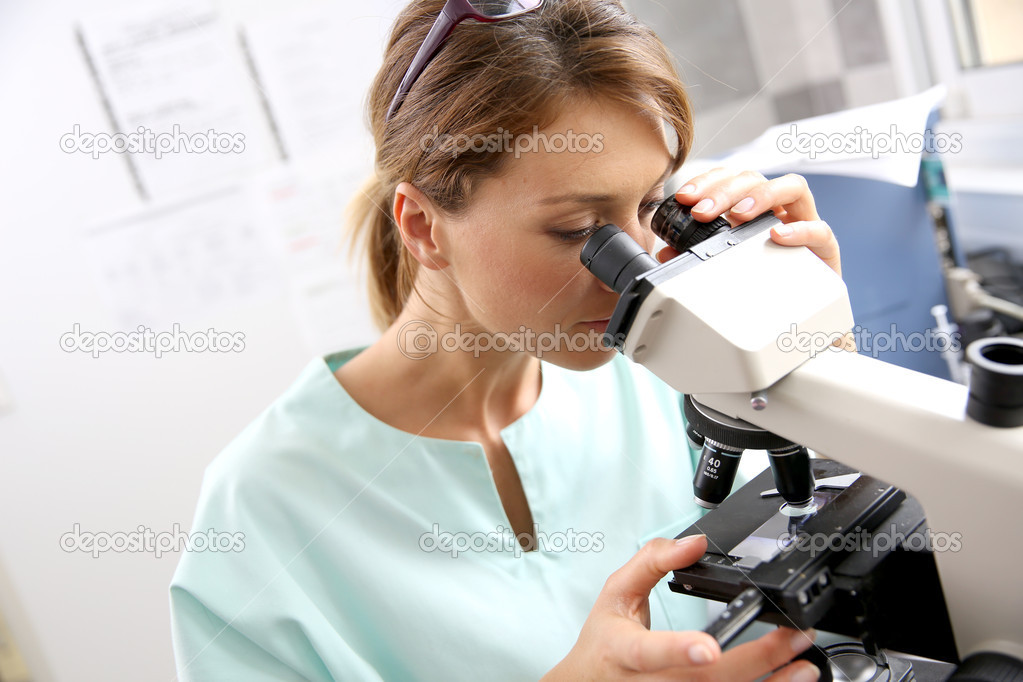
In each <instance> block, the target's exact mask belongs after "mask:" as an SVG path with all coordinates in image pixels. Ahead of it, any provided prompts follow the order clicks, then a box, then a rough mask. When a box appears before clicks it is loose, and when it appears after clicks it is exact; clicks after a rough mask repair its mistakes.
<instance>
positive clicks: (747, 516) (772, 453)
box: [581, 197, 1023, 682]
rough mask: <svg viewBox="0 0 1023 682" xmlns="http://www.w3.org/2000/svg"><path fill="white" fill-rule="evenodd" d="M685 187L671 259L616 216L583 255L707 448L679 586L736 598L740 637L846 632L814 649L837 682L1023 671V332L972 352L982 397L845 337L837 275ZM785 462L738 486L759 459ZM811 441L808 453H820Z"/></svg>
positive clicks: (672, 216)
mask: <svg viewBox="0 0 1023 682" xmlns="http://www.w3.org/2000/svg"><path fill="white" fill-rule="evenodd" d="M779 222H780V221H779V220H778V218H777V217H775V216H774V214H773V213H771V212H770V211H768V212H766V213H764V214H762V215H760V216H758V217H757V218H754V219H753V220H751V221H749V222H747V223H744V224H742V225H739V226H736V227H734V228H732V227H730V225H729V224H728V222H727V221H726V220H724V219H723V218H718V219H717V220H715V221H713V222H711V223H701V222H699V221H696V220H695V219H694V218H693V217H692V216H691V215H690V213H689V208H688V207H686V206H683V205H681V204H679V203H678V202H677V201H676V200H675V198H674V197H670V198H668V199H667V200H665V201H664V202H663V203H662V204H661V205H660V206H659V208H658V210H657V211H656V213H655V215H654V218H653V228H654V231H655V232H656V233H657V234H658V236H660V237H661V238H662V239H663V240H664V241H665V242H666V243H667V244H669V245H671V246H673V247H674V248H675V249H676V250H677V251H679V252H680V254H681V255H679V256H677V257H675V258H673V259H671V260H669V261H667V262H665V263H658V262H657V261H656V260H655V259H654V258H652V257H651V256H650V255H649V254H648V253H647V252H646V251H645V250H644V249H643V248H642V247H641V246H640V245H639V244H637V243H636V242H635V241H634V240H633V239H632V238H630V237H629V236H628V235H627V234H626V233H625V232H623V231H622V230H620V229H619V228H618V227H616V226H614V225H605V226H603V227H601V228H600V229H599V230H598V231H597V232H596V233H595V234H594V235H593V236H591V237H590V238H589V239H588V240H587V242H586V243H585V244H584V246H583V250H582V254H581V260H582V262H583V265H584V266H585V267H586V268H587V269H589V270H590V272H591V273H592V274H593V275H595V276H596V277H598V278H599V279H600V280H601V281H602V282H604V283H605V284H606V285H608V286H609V287H611V288H612V289H614V290H615V291H616V292H617V293H618V294H619V295H620V298H619V300H618V304H617V306H616V308H615V311H614V313H613V315H612V317H611V320H610V322H609V323H608V326H607V330H606V332H605V334H604V339H603V341H604V343H605V344H606V345H607V346H609V347H614V348H615V349H617V350H618V351H619V352H621V353H623V354H624V355H626V356H627V357H629V358H630V359H632V360H633V361H635V362H638V363H639V364H641V365H644V366H645V367H647V368H648V369H649V370H651V371H652V372H653V373H654V374H655V375H657V376H658V377H659V378H660V379H662V380H663V381H665V382H666V383H667V384H668V385H670V386H672V387H673V388H675V389H676V390H678V391H680V392H681V393H683V394H685V400H684V407H683V409H684V412H685V416H686V421H687V436H688V437H689V440H690V442H691V444H692V445H693V446H694V448H696V449H698V450H699V451H700V452H701V456H700V461H699V463H698V465H697V471H696V475H695V478H694V481H693V488H694V493H695V499H696V502H697V503H698V504H700V505H701V506H703V507H705V508H706V509H708V510H710V511H709V512H708V513H707V514H706V515H705V516H704V517H703V518H702V519H701V520H700V521H698V522H696V523H694V524H693V525H692V526H691V527H690V528H688V529H686V530H685V531H683V532H682V533H681V534H680V535H679V536H678V537H684V536H686V535H694V534H701V533H702V534H705V535H706V536H707V542H708V551H707V553H706V554H705V555H704V557H703V558H702V559H701V560H700V561H698V562H696V563H695V564H693V565H692V566H689V567H687V568H685V569H681V570H677V571H674V572H673V575H672V578H671V580H670V581H669V587H670V588H671V589H672V590H673V591H675V592H678V593H682V594H689V595H695V596H698V597H702V598H705V599H711V600H715V601H719V602H724V603H726V604H727V606H726V607H725V609H724V611H723V612H722V613H721V614H720V616H718V617H717V618H716V620H714V622H712V623H711V625H710V626H709V627H708V629H707V631H708V632H709V633H711V634H713V635H714V636H715V637H716V638H717V640H718V641H719V642H720V643H721V644H722V646H725V645H726V644H727V643H728V642H730V641H731V640H732V639H733V638H734V637H736V636H737V635H738V634H740V633H741V632H742V631H743V630H744V629H745V628H746V627H747V626H749V625H750V624H751V623H752V622H753V621H755V620H760V621H764V622H768V623H775V624H784V625H788V626H790V627H798V628H810V627H816V628H818V629H820V630H824V631H826V632H829V633H836V634H838V635H841V636H845V637H851V638H853V641H850V642H849V643H840V644H833V645H830V646H827V647H813V648H811V649H810V651H809V652H807V654H806V656H807V657H808V658H810V659H811V660H813V661H814V662H815V664H816V665H817V666H818V667H819V668H821V671H822V677H821V679H822V680H827V679H840V680H863V681H864V682H865V681H867V680H879V681H881V680H884V681H888V682H900V681H902V680H919V681H921V682H928V681H929V680H935V681H938V680H941V681H944V680H954V681H955V682H974V681H976V682H980V681H988V680H990V681H995V680H998V681H1000V682H1008V681H1016V680H1021V681H1023V586H1021V585H1020V584H1019V582H1018V580H1017V578H1016V576H1017V575H1020V571H1021V567H1023V525H1021V523H1020V521H1023V341H1020V340H1018V339H1012V338H996V339H984V340H981V341H977V342H975V343H974V344H972V345H971V346H970V347H969V348H968V350H967V358H968V360H969V361H970V363H971V365H972V372H971V379H970V386H969V388H967V387H965V386H961V385H959V384H955V383H952V382H949V381H945V380H942V379H937V378H934V377H931V376H928V375H924V374H921V373H917V372H913V371H911V370H907V369H904V368H901V367H897V366H894V365H891V364H888V363H884V362H882V361H879V360H876V359H873V358H870V357H867V356H864V355H860V354H857V353H855V352H851V351H849V350H845V349H842V348H840V347H838V346H839V345H840V343H841V341H842V339H843V337H844V335H845V333H846V332H848V331H849V330H850V329H851V328H852V327H853V318H852V310H851V307H850V303H849V297H848V292H847V291H846V288H845V284H844V283H843V282H842V280H841V278H840V277H839V276H838V275H837V274H836V273H835V272H833V271H832V270H831V269H830V268H829V267H828V266H826V265H825V264H824V263H823V262H822V261H821V260H820V259H819V258H817V257H816V256H815V255H814V254H812V253H811V252H810V251H809V249H807V248H805V247H797V248H792V247H784V246H780V245H777V244H775V243H774V242H773V241H772V240H771V238H770V234H769V233H770V230H771V228H772V227H773V226H774V225H776V224H778V223H779ZM748 449H756V450H766V451H767V453H768V457H769V461H770V465H771V466H770V470H769V471H765V472H763V473H762V474H760V476H758V477H756V478H755V479H753V480H752V481H751V482H750V483H748V484H747V485H746V486H744V487H743V488H742V489H740V490H738V491H736V492H735V494H731V495H730V492H731V488H732V484H733V482H734V478H735V473H736V469H737V467H738V464H739V459H740V457H741V456H742V453H743V451H745V450H748ZM811 450H812V451H813V452H814V453H817V456H816V457H814V458H811V457H810V451H811Z"/></svg>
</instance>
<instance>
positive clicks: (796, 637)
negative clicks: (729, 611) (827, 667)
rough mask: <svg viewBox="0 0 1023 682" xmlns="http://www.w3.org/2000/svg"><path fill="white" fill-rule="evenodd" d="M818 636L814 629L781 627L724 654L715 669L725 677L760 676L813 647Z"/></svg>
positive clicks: (740, 678)
mask: <svg viewBox="0 0 1023 682" xmlns="http://www.w3.org/2000/svg"><path fill="white" fill-rule="evenodd" d="M816 636H817V633H816V632H815V631H813V630H807V631H805V632H801V631H799V630H793V629H791V628H778V629H777V630H775V631H774V632H770V633H768V634H766V635H764V636H763V637H761V638H760V639H757V640H754V641H752V642H747V643H745V644H740V645H739V646H737V647H735V648H734V649H731V650H729V651H728V652H727V653H726V654H725V655H724V656H722V657H721V661H720V662H719V663H718V667H717V668H715V672H717V671H718V670H720V671H721V672H722V677H721V679H726V680H753V679H757V678H758V677H761V676H762V675H766V674H767V673H769V672H771V671H772V670H776V669H777V668H779V667H781V666H782V665H784V664H785V663H787V662H788V661H790V660H792V658H793V657H794V656H798V655H799V654H801V653H803V652H804V651H806V650H807V649H809V648H810V647H811V646H812V645H813V640H814V638H815V637H816ZM799 667H802V666H799ZM811 667H812V666H811ZM814 670H816V667H814ZM782 679H785V678H782Z"/></svg>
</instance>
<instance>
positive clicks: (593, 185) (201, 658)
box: [171, 0, 839, 682]
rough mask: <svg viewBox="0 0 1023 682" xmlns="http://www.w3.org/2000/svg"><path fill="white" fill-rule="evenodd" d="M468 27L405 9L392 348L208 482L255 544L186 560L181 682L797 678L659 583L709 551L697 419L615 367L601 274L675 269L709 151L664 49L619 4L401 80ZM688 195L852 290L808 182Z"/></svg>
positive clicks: (380, 130) (389, 91)
mask: <svg viewBox="0 0 1023 682" xmlns="http://www.w3.org/2000/svg"><path fill="white" fill-rule="evenodd" d="M455 4H457V3H456V2H454V1H453V2H452V3H449V4H448V9H451V7H452V6H454V5H455ZM443 5H444V2H443V0H416V1H414V2H412V4H410V5H409V6H408V7H407V8H406V9H405V10H404V12H403V13H402V14H401V15H400V17H399V18H398V20H397V23H396V25H395V27H394V30H393V33H392V36H391V40H390V42H389V44H388V47H387V52H386V54H385V56H384V64H383V67H382V68H381V70H380V72H379V74H378V76H377V78H376V80H375V81H374V84H373V86H372V90H371V92H370V98H369V103H368V107H369V115H370V124H371V127H372V131H373V134H374V137H375V141H376V148H377V158H376V175H375V177H374V178H373V179H372V180H371V182H370V183H369V184H368V185H367V186H366V188H364V193H363V194H362V195H361V197H360V198H359V199H358V200H357V202H356V205H355V206H356V211H355V215H354V218H353V224H354V226H355V228H356V236H357V237H359V238H361V239H362V241H363V243H364V244H365V245H366V248H367V250H368V255H369V264H370V272H369V274H370V283H371V295H372V304H373V308H374V313H375V315H376V318H377V320H378V322H379V324H380V326H381V327H382V329H383V333H382V336H381V338H380V339H379V340H378V341H377V342H376V343H374V344H373V345H371V346H369V347H368V348H365V349H353V350H349V351H344V352H341V353H336V354H334V355H331V356H328V357H326V358H317V359H316V360H314V361H313V362H312V363H311V364H310V365H309V367H308V368H307V369H306V370H305V372H303V374H302V376H301V377H300V378H299V379H298V381H297V382H296V383H295V384H294V385H293V386H292V387H291V389H289V391H288V392H287V393H286V394H285V395H284V396H282V397H281V398H280V399H279V400H278V401H276V402H275V403H274V404H273V405H272V406H271V407H270V408H268V410H267V411H266V412H264V414H263V415H261V416H260V417H259V419H257V420H256V421H255V422H254V423H253V424H252V425H250V427H249V428H247V429H246V430H245V431H244V432H243V433H242V434H241V435H240V436H239V437H238V438H237V439H236V440H235V441H234V442H232V444H231V445H230V446H229V447H228V448H227V449H226V450H225V451H224V452H223V453H221V454H220V456H218V457H217V458H216V460H215V461H214V462H213V463H212V464H211V466H210V467H209V469H208V471H207V474H206V478H205V479H204V483H203V490H202V494H201V499H200V502H199V509H198V512H197V516H196V521H195V528H196V529H203V530H205V529H208V528H212V529H213V530H215V531H217V532H224V533H243V534H244V545H245V546H244V549H243V550H242V551H240V552H212V551H211V552H204V553H190V554H188V555H187V556H184V557H183V558H182V561H181V564H180V566H179V567H178V571H177V573H176V575H175V578H174V582H173V584H172V587H171V604H172V616H173V619H172V620H173V629H174V641H175V650H176V657H177V663H178V670H179V679H183V680H229V679H232V680H233V679H237V680H246V681H249V680H282V679H286V680H300V679H309V680H330V679H345V680H459V679H466V680H469V679H471V680H477V679H487V680H499V679H500V680H503V679H507V680H527V679H534V680H535V679H539V678H541V677H542V678H543V679H545V680H580V679H619V678H630V679H631V678H635V679H644V680H648V679H649V680H654V679H658V680H661V679H663V680H668V679H671V680H685V679H700V680H744V679H749V680H752V679H755V678H758V677H761V676H763V675H766V674H768V673H770V672H771V671H772V670H776V669H778V668H779V667H782V666H785V664H786V663H787V662H788V661H789V660H790V659H791V658H792V657H793V656H795V655H796V654H797V653H799V652H801V651H803V650H805V649H806V648H808V647H809V646H810V645H811V644H812V637H813V634H812V633H800V632H797V631H795V630H789V629H786V628H780V629H778V630H777V631H775V632H772V633H771V634H768V635H766V636H764V637H763V638H761V639H759V640H757V641H755V642H751V643H748V644H745V645H742V646H740V647H736V648H735V649H732V650H730V651H729V652H727V653H724V654H723V653H722V652H721V650H720V648H719V647H718V646H717V644H716V643H715V642H714V640H713V639H712V638H710V637H709V636H707V635H706V634H704V633H702V632H699V631H697V630H698V629H699V628H701V627H703V626H704V625H705V621H706V614H705V604H704V603H703V602H701V601H700V600H697V599H693V598H689V597H684V596H680V595H674V594H670V593H668V591H667V589H666V587H665V585H664V584H663V582H661V579H662V578H663V577H664V576H665V574H666V573H667V572H669V571H670V570H672V569H675V568H681V567H683V566H686V565H689V564H690V563H692V562H694V561H696V560H697V559H699V557H700V556H702V555H703V553H704V551H705V549H706V539H705V538H702V537H699V538H695V539H693V540H690V541H688V542H685V543H682V544H676V543H675V542H673V541H672V540H671V539H670V538H672V537H674V536H675V535H676V534H677V533H678V532H679V531H681V530H682V529H683V528H685V527H687V526H688V525H690V524H691V523H692V522H693V521H695V520H697V519H698V518H699V511H698V509H697V508H696V507H695V505H694V504H693V503H692V487H691V481H692V476H693V463H692V453H690V452H689V451H688V450H687V448H686V445H685V436H684V423H683V421H682V416H681V413H680V412H681V411H680V407H679V398H680V396H679V395H678V394H677V393H675V392H674V391H672V390H670V389H669V388H668V387H666V386H665V385H664V384H663V383H661V382H660V381H658V380H657V379H655V378H654V377H653V376H652V375H650V374H649V373H647V372H646V370H644V369H643V368H641V367H639V366H637V365H634V364H632V363H631V362H630V361H628V360H626V359H625V358H623V357H621V356H616V355H615V354H614V353H612V352H610V351H607V350H605V349H603V348H602V347H601V346H600V345H599V342H598V339H599V335H600V333H601V332H602V331H603V330H604V329H605V328H606V322H607V318H608V317H609V315H610V314H611V311H612V310H613V309H614V306H615V302H616V298H617V297H616V295H615V294H614V293H613V292H612V291H611V290H610V289H608V288H607V287H605V286H604V285H603V284H601V283H600V282H599V281H598V280H597V279H596V278H594V277H592V276H591V275H590V274H589V273H587V272H586V271H585V270H584V269H583V268H582V266H581V265H580V263H579V252H580V249H581V247H582V244H583V242H584V241H585V239H586V237H587V236H589V235H590V234H592V232H593V231H594V229H595V228H596V227H597V226H600V225H603V224H605V223H609V222H611V223H614V224H616V225H618V226H620V227H622V228H623V229H624V230H626V231H627V232H628V233H629V234H630V235H632V236H633V237H634V238H636V239H637V240H638V241H639V242H640V243H641V244H644V245H646V246H647V248H648V249H652V248H653V246H654V238H653V236H652V234H651V232H650V229H649V222H650V216H651V213H652V209H653V207H654V206H655V205H656V204H657V203H658V202H659V201H660V200H661V199H663V197H664V183H665V181H666V180H667V178H668V177H669V176H670V175H671V173H673V172H674V171H675V170H677V169H678V168H679V166H680V165H681V163H682V161H683V160H684V158H685V156H686V154H687V153H688V152H689V149H690V144H691V140H692V128H691V126H692V115H691V111H690V107H689V102H688V99H687V98H686V95H685V92H684V90H683V87H682V85H681V83H680V82H679V80H678V77H677V74H676V73H675V71H674V69H673V67H672V65H671V61H670V59H669V57H668V55H667V53H666V51H665V49H664V47H663V46H662V44H661V43H660V42H659V40H658V39H657V38H656V37H655V36H654V34H653V33H652V32H651V31H650V30H649V29H647V28H646V27H644V26H642V25H640V24H638V23H636V21H635V20H634V19H633V18H632V17H631V16H629V15H628V14H627V13H625V11H624V10H623V9H622V8H621V6H620V5H619V4H618V3H617V2H614V1H613V0H548V2H547V3H546V4H544V5H543V6H542V7H540V8H538V9H534V10H533V11H526V12H523V13H521V14H519V15H517V16H514V17H512V18H507V19H506V20H503V21H500V22H496V23H477V22H472V21H470V22H466V23H464V24H462V25H460V26H458V28H457V30H454V31H453V32H452V33H451V35H450V37H449V38H448V40H447V41H446V42H444V45H443V49H441V50H439V52H437V53H436V54H435V55H434V56H433V58H432V60H430V61H429V64H428V68H425V69H424V70H422V73H421V74H420V75H419V76H418V78H416V77H415V73H414V71H415V70H413V72H412V75H411V76H410V77H408V78H404V76H405V74H406V73H407V72H409V65H410V63H412V61H413V57H414V55H415V54H416V53H417V51H419V50H420V47H421V45H423V43H424V41H426V40H427V34H428V32H429V31H430V29H431V27H432V26H433V25H434V22H435V19H436V18H437V17H438V15H439V14H440V13H441V10H442V6H443ZM434 34H435V36H436V35H437V32H434ZM427 51H428V52H429V51H432V50H427ZM427 56H429V55H427ZM402 81H404V82H402ZM396 93H398V94H397V95H396ZM677 196H678V199H679V200H680V201H681V202H683V203H685V204H687V205H690V206H694V209H693V212H694V214H695V215H696V216H697V217H698V218H700V219H702V220H711V219H713V218H715V217H717V216H720V215H725V216H726V217H727V218H728V219H729V220H730V221H731V222H732V223H733V224H736V223H739V222H743V221H744V220H746V219H749V218H751V217H753V216H756V215H758V214H759V213H761V212H763V211H765V210H767V209H771V208H773V209H774V210H775V212H776V213H777V214H778V215H779V216H780V217H781V218H782V220H783V221H784V222H785V225H784V226H783V227H782V228H779V229H777V230H776V231H775V232H774V233H773V235H772V236H773V238H774V239H775V240H776V241H778V242H779V243H782V244H787V245H808V246H810V247H811V248H812V249H813V250H814V251H815V252H816V253H817V254H818V255H819V256H820V257H821V258H822V259H824V260H825V262H827V263H828V264H829V265H831V266H832V267H833V268H834V269H836V270H838V269H839V253H838V245H837V244H836V242H835V239H834V237H833V235H832V233H831V230H830V229H829V228H828V227H827V225H826V224H825V223H823V222H821V221H820V219H819V216H818V215H817V213H816V209H815V208H814V202H813V198H812V196H811V195H810V193H809V191H808V190H807V187H806V183H805V182H804V181H803V180H802V178H799V177H797V176H788V177H785V178H780V179H777V180H773V181H770V182H768V181H766V180H765V179H764V178H763V177H762V176H759V175H757V174H752V173H743V174H733V173H729V172H727V171H724V170H716V171H712V172H710V173H707V174H705V175H702V176H699V177H697V178H693V179H692V180H690V181H689V182H688V183H687V184H686V186H684V187H683V188H682V189H681V190H680V191H679V192H678V195H677ZM671 255H672V254H671V253H665V252H662V253H661V254H659V256H660V257H661V258H662V259H664V258H667V257H670V256H671ZM796 293H798V292H779V295H794V294H796ZM655 586H656V587H655ZM650 628H653V629H650ZM816 678H817V671H816V668H814V667H813V666H812V665H810V664H808V663H805V662H802V663H797V664H791V665H788V666H787V667H784V668H782V669H781V670H780V671H779V672H777V673H776V674H775V675H774V676H772V677H771V678H770V679H771V680H777V681H781V680H796V681H797V682H803V681H804V680H806V681H809V680H814V679H816Z"/></svg>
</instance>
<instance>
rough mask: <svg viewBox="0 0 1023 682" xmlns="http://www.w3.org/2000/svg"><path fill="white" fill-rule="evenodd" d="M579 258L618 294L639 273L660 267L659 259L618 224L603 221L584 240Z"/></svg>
mask: <svg viewBox="0 0 1023 682" xmlns="http://www.w3.org/2000/svg"><path fill="white" fill-rule="evenodd" d="M580 260H581V261H582V262H583V265H584V266H586V269H588V270H589V271H590V272H592V273H593V274H594V275H595V276H596V277H597V279H599V280H600V281H601V282H603V283H604V284H606V285H608V286H609V287H611V288H612V289H614V290H615V292H616V293H618V294H621V293H622V292H623V291H625V287H626V286H628V284H629V282H631V281H632V280H633V279H635V278H636V276H637V275H641V274H643V273H644V272H647V271H648V270H650V269H652V268H655V267H657V260H656V259H655V258H654V257H653V256H651V255H650V254H649V253H647V252H646V251H644V250H643V247H642V246H640V245H639V244H638V243H637V242H636V240H634V239H632V238H631V237H630V236H629V235H627V234H626V233H625V232H623V231H622V230H621V228H619V227H618V226H617V225H604V226H603V227H601V228H600V229H599V230H597V231H596V232H595V233H593V236H592V237H590V238H589V239H587V240H586V243H585V244H583V250H582V254H581V255H580Z"/></svg>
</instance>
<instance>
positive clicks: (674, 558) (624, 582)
mask: <svg viewBox="0 0 1023 682" xmlns="http://www.w3.org/2000/svg"><path fill="white" fill-rule="evenodd" d="M706 551H707V538H706V536H703V535H693V536H690V537H687V538H683V539H682V540H680V541H679V542H675V541H674V540H670V539H668V538H654V539H653V540H651V541H650V542H648V543H646V544H645V545H643V548H642V549H640V550H639V552H637V553H636V554H635V556H633V557H632V558H631V559H629V561H628V563H626V564H625V565H624V566H622V567H621V568H619V569H618V570H617V571H615V572H614V573H612V574H611V576H610V577H609V578H608V579H607V583H606V584H605V586H604V592H603V593H602V594H603V596H606V597H608V598H610V599H612V600H614V601H615V602H619V603H621V604H622V605H623V607H624V610H625V611H628V610H629V609H631V608H633V604H632V602H634V601H635V600H637V599H642V600H646V599H647V598H648V597H649V596H650V590H652V589H654V586H655V585H656V584H657V583H658V582H660V580H661V578H663V577H664V576H665V575H666V574H667V573H668V572H669V571H674V570H675V569H678V568H684V567H686V566H689V565H690V564H692V563H695V562H696V561H698V560H699V559H700V557H702V556H703V555H704V553H705V552H706ZM622 615H630V614H629V613H625V612H623V613H622Z"/></svg>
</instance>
